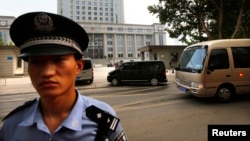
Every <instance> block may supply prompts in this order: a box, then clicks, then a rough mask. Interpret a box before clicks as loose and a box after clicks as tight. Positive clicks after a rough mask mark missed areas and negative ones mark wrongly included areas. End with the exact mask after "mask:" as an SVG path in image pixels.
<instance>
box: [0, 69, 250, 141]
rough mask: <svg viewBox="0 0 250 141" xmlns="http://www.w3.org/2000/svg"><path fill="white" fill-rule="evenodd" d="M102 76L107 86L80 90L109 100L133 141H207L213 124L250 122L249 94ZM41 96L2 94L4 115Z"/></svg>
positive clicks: (0, 102) (0, 111)
mask: <svg viewBox="0 0 250 141" xmlns="http://www.w3.org/2000/svg"><path fill="white" fill-rule="evenodd" d="M103 72H105V71H103ZM105 73H106V72H105ZM105 73H104V74H105ZM98 78H99V79H102V80H103V81H101V82H102V86H105V87H96V88H95V87H94V86H97V85H98V84H100V83H98V84H97V83H95V84H91V87H90V86H89V85H86V84H85V85H80V86H77V89H78V90H79V91H80V92H81V94H83V95H86V96H89V97H93V98H96V99H99V100H102V101H105V102H107V103H109V104H110V105H111V106H112V107H113V108H114V109H115V110H116V111H117V114H118V117H119V118H120V119H121V122H122V125H123V127H124V130H125V132H126V134H127V136H128V139H129V141H152V140H157V141H166V140H168V141H182V140H185V141H204V140H207V130H208V129H207V127H208V125H210V124H220V125H221V124H222V125H224V124H225V125H229V124H243V125H249V124H250V106H249V102H250V96H249V95H248V96H242V97H238V98H237V99H235V101H232V102H230V103H219V102H216V101H214V100H213V99H207V98H196V97H193V96H190V95H187V94H184V93H182V92H180V91H179V90H178V89H177V88H176V87H175V84H174V82H173V78H174V77H173V75H171V76H169V80H170V81H169V82H167V83H166V84H162V85H160V86H149V85H145V84H143V85H142V84H137V85H134V84H130V85H123V86H118V87H112V86H111V85H110V84H109V83H107V82H106V81H104V80H105V76H103V74H102V75H101V74H100V76H98ZM92 85H94V86H92ZM37 96H38V95H37V94H36V93H35V92H26V93H16V94H6V95H0V118H2V117H3V116H4V115H5V114H6V113H7V112H8V111H9V110H11V109H13V108H15V107H16V106H17V105H20V104H21V103H23V102H24V101H26V100H28V99H33V98H34V97H37Z"/></svg>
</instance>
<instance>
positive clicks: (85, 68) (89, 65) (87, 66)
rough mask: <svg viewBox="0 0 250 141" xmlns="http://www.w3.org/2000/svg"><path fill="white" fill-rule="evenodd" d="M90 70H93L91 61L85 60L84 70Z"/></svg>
mask: <svg viewBox="0 0 250 141" xmlns="http://www.w3.org/2000/svg"><path fill="white" fill-rule="evenodd" d="M90 68H92V66H91V61H90V60H84V67H83V69H84V70H87V69H90Z"/></svg>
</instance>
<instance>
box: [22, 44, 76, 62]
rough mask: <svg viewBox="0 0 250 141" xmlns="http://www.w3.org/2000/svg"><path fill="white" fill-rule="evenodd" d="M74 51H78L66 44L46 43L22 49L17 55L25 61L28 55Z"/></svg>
mask: <svg viewBox="0 0 250 141" xmlns="http://www.w3.org/2000/svg"><path fill="white" fill-rule="evenodd" d="M75 53H76V54H77V53H78V52H77V51H76V50H74V49H71V48H69V47H67V46H62V45H55V44H53V45H50V44H46V45H36V46H31V47H28V48H26V49H24V50H22V51H21V54H20V55H19V56H18V57H21V58H22V59H24V60H25V61H27V59H28V57H31V56H49V55H67V54H75ZM78 54H79V53H78Z"/></svg>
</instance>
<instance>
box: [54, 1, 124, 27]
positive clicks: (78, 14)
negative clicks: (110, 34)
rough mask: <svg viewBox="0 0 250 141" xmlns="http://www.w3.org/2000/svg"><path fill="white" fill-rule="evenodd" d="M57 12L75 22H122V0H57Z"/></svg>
mask: <svg viewBox="0 0 250 141" xmlns="http://www.w3.org/2000/svg"><path fill="white" fill-rule="evenodd" d="M57 13H58V14H60V15H63V16H65V17H68V18H70V19H72V20H74V21H76V22H98V23H116V24H119V23H124V3H123V0H57Z"/></svg>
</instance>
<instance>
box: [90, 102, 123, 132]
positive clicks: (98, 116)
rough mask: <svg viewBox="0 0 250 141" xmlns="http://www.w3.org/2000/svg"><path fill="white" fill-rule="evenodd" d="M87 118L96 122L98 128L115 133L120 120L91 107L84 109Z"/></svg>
mask: <svg viewBox="0 0 250 141" xmlns="http://www.w3.org/2000/svg"><path fill="white" fill-rule="evenodd" d="M86 115H87V117H88V118H90V119H92V120H93V121H95V122H97V123H98V124H99V126H101V127H103V128H106V129H108V130H110V131H115V129H116V127H117V125H118V123H119V122H120V119H119V118H117V117H115V116H113V115H111V114H109V113H107V112H105V111H103V110H102V109H99V108H98V107H96V106H94V105H92V106H90V107H88V108H87V109H86Z"/></svg>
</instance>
